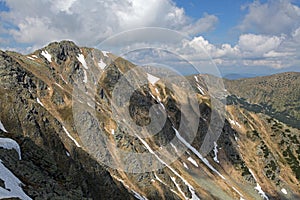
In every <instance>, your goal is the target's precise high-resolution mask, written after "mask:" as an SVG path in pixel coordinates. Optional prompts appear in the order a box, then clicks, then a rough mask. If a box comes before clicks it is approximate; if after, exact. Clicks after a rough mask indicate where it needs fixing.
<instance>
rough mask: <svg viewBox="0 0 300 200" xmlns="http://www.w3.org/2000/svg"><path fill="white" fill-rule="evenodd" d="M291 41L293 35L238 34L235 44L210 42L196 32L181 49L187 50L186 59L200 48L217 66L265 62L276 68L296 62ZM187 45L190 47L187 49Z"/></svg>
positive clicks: (198, 54)
mask: <svg viewBox="0 0 300 200" xmlns="http://www.w3.org/2000/svg"><path fill="white" fill-rule="evenodd" d="M296 35H297V34H296ZM296 35H295V36H296ZM293 41H294V39H293V38H286V37H284V36H268V35H260V34H242V35H241V36H240V37H239V40H238V42H237V44H236V45H234V46H232V45H230V44H221V45H214V44H212V43H210V42H209V41H208V40H206V39H205V38H203V37H202V36H199V37H194V38H193V39H192V40H191V41H186V42H185V44H184V45H183V46H184V48H183V49H184V52H188V54H185V57H187V58H188V59H189V60H199V59H201V52H203V49H204V50H205V51H206V52H207V53H208V54H209V55H210V57H211V58H212V59H213V60H214V62H215V63H216V64H217V65H220V66H232V65H234V66H267V67H273V68H276V69H279V68H285V67H290V66H293V65H295V64H296V63H299V62H298V61H299V59H297V57H298V56H299V53H298V52H297V51H296V49H295V48H290V47H291V46H290V44H291V43H293ZM298 45H299V43H298ZM188 48H190V49H189V50H187V49H188ZM184 52H182V53H183V54H184ZM203 58H205V56H204V57H203Z"/></svg>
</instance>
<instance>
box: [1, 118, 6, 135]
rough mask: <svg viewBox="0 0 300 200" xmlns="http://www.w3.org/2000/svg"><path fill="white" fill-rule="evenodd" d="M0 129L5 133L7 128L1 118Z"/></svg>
mask: <svg viewBox="0 0 300 200" xmlns="http://www.w3.org/2000/svg"><path fill="white" fill-rule="evenodd" d="M0 130H2V131H3V132H5V133H7V130H6V129H5V128H4V126H3V124H2V122H1V120H0Z"/></svg>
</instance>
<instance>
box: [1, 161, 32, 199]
mask: <svg viewBox="0 0 300 200" xmlns="http://www.w3.org/2000/svg"><path fill="white" fill-rule="evenodd" d="M0 179H1V180H3V181H4V185H5V188H2V187H0V199H6V198H20V199H22V200H29V199H31V198H30V197H29V196H27V195H26V194H25V192H24V191H23V189H22V187H21V186H22V182H21V181H20V180H19V179H18V178H17V177H16V176H15V175H14V174H13V173H12V172H11V171H10V170H9V169H7V168H6V167H5V166H4V165H3V163H2V160H0Z"/></svg>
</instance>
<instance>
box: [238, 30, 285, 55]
mask: <svg viewBox="0 0 300 200" xmlns="http://www.w3.org/2000/svg"><path fill="white" fill-rule="evenodd" d="M283 39H284V37H277V36H266V35H255V34H244V35H241V36H240V38H239V42H238V48H239V49H240V51H241V52H243V54H244V56H245V57H248V56H249V57H251V56H254V57H257V56H262V55H264V54H266V53H268V52H269V51H272V50H275V49H276V48H278V46H279V45H280V44H281V42H282V41H283Z"/></svg>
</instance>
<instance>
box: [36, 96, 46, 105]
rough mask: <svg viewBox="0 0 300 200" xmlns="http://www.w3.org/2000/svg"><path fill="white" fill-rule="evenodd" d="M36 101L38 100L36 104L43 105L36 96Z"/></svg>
mask: <svg viewBox="0 0 300 200" xmlns="http://www.w3.org/2000/svg"><path fill="white" fill-rule="evenodd" d="M36 101H37V102H38V104H40V105H41V106H43V107H44V104H43V103H42V102H41V101H40V99H39V98H38V97H37V98H36Z"/></svg>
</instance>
